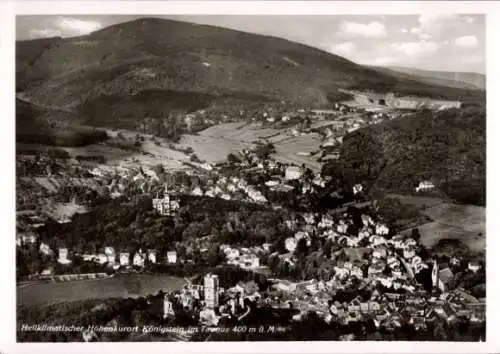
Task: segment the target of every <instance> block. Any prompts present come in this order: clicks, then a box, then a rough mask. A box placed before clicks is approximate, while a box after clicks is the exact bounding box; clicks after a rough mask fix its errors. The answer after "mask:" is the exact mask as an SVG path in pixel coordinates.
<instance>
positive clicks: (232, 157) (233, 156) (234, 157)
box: [227, 153, 241, 163]
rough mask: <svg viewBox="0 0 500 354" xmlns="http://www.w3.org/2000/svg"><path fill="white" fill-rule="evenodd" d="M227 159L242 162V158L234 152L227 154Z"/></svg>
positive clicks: (231, 161)
mask: <svg viewBox="0 0 500 354" xmlns="http://www.w3.org/2000/svg"><path fill="white" fill-rule="evenodd" d="M227 161H228V162H230V163H240V162H241V159H240V158H239V157H238V156H236V155H235V154H233V153H229V154H228V155H227Z"/></svg>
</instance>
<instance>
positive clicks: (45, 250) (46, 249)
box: [40, 242, 53, 256]
mask: <svg viewBox="0 0 500 354" xmlns="http://www.w3.org/2000/svg"><path fill="white" fill-rule="evenodd" d="M40 252H41V253H43V254H45V255H47V256H49V255H51V254H52V253H53V251H52V250H51V249H50V247H49V245H47V244H45V243H43V242H42V243H40Z"/></svg>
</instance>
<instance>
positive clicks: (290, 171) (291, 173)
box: [285, 166, 302, 180]
mask: <svg viewBox="0 0 500 354" xmlns="http://www.w3.org/2000/svg"><path fill="white" fill-rule="evenodd" d="M300 177H302V170H301V168H300V167H297V166H288V167H287V168H286V170H285V178H286V179H287V180H294V179H299V178H300Z"/></svg>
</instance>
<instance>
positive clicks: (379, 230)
mask: <svg viewBox="0 0 500 354" xmlns="http://www.w3.org/2000/svg"><path fill="white" fill-rule="evenodd" d="M375 233H376V234H377V235H387V234H389V228H388V227H387V226H385V225H384V224H377V225H376V226H375Z"/></svg>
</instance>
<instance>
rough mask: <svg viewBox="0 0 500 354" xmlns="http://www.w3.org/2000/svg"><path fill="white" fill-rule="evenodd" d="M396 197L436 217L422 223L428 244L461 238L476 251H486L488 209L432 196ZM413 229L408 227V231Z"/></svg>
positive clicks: (423, 234)
mask: <svg viewBox="0 0 500 354" xmlns="http://www.w3.org/2000/svg"><path fill="white" fill-rule="evenodd" d="M393 197H394V196H393ZM396 197H398V199H400V200H401V201H403V202H404V203H405V204H413V205H416V206H418V207H419V208H422V209H423V210H422V213H423V214H425V215H427V216H428V217H430V218H431V219H432V220H433V221H432V222H429V223H426V224H423V225H419V226H418V230H419V231H420V234H421V236H422V238H421V242H422V243H423V244H424V246H426V247H433V246H434V245H436V244H437V243H438V242H439V240H441V239H445V238H450V239H459V240H460V241H462V242H463V243H464V244H466V245H467V246H468V247H469V248H470V250H471V251H474V252H479V251H484V249H485V248H486V208H484V207H480V206H475V205H462V204H453V203H446V202H445V201H443V200H442V199H439V198H432V197H415V196H408V197H406V196H396ZM410 231H411V230H406V231H405V232H404V233H406V232H410Z"/></svg>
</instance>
